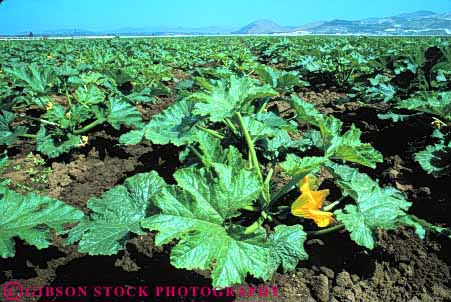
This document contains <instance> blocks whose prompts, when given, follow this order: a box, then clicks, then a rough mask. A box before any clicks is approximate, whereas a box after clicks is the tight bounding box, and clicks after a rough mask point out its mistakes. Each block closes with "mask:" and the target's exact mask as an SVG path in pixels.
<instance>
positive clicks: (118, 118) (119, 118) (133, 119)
mask: <svg viewBox="0 0 451 302" xmlns="http://www.w3.org/2000/svg"><path fill="white" fill-rule="evenodd" d="M108 103H109V114H108V117H107V120H108V123H110V124H111V126H113V128H114V129H117V130H119V129H120V126H121V125H127V126H133V127H138V128H139V127H142V119H141V113H140V112H139V110H138V109H136V107H135V106H133V105H131V104H129V103H128V102H126V101H123V100H121V99H118V98H110V99H109V101H108Z"/></svg>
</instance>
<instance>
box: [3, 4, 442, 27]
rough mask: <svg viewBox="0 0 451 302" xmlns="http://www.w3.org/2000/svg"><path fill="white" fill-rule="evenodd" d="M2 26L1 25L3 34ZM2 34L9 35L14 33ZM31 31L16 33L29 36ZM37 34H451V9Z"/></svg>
mask: <svg viewBox="0 0 451 302" xmlns="http://www.w3.org/2000/svg"><path fill="white" fill-rule="evenodd" d="M0 2H1V0H0ZM1 34H2V29H0V35H1ZM3 34H7V35H10V34H11V33H5V32H3ZM28 34H29V32H23V33H15V35H23V36H28ZM33 34H34V35H35V36H96V35H99V36H102V35H117V36H133V35H142V36H156V35H157V36H158V35H229V34H233V35H236V34H240V35H246V34H248V35H255V34H275V35H284V34H285V35H304V34H327V35H451V12H448V13H440V14H438V13H434V12H432V11H427V10H420V11H416V12H409V13H403V14H399V15H395V16H390V17H374V18H365V19H361V20H341V19H335V20H329V21H317V22H312V23H308V24H303V25H297V26H283V25H280V24H277V23H275V22H273V21H271V20H266V19H262V20H257V21H255V22H252V23H250V24H248V25H246V26H244V27H243V28H241V29H238V30H237V29H236V28H233V27H220V26H208V27H201V28H188V27H167V26H151V27H139V28H138V27H127V28H120V29H108V30H106V29H105V30H86V29H59V30H47V31H40V32H33Z"/></svg>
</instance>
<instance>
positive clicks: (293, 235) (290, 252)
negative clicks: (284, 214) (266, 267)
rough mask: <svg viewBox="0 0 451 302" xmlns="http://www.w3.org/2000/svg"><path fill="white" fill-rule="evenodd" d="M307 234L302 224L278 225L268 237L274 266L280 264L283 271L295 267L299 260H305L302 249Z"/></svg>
mask: <svg viewBox="0 0 451 302" xmlns="http://www.w3.org/2000/svg"><path fill="white" fill-rule="evenodd" d="M306 239H307V234H306V233H305V232H304V231H303V228H302V226H300V225H293V226H286V225H278V226H276V228H275V231H274V234H272V235H271V237H270V246H271V257H272V259H273V260H274V261H275V265H274V268H276V269H277V268H278V267H279V266H280V265H282V269H283V271H284V272H285V273H286V272H289V271H292V270H294V269H295V268H296V266H297V265H298V263H299V261H300V260H307V259H308V254H307V252H306V251H305V250H304V241H305V240H306Z"/></svg>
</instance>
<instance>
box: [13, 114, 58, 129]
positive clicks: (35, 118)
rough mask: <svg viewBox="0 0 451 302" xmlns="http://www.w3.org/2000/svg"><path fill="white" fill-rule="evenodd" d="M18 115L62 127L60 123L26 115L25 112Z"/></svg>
mask: <svg viewBox="0 0 451 302" xmlns="http://www.w3.org/2000/svg"><path fill="white" fill-rule="evenodd" d="M18 116H20V117H22V118H24V119H27V120H31V121H36V122H40V123H43V124H47V125H51V126H54V127H60V125H58V124H57V123H54V122H50V121H47V120H44V119H42V118H37V117H32V116H28V115H25V114H18Z"/></svg>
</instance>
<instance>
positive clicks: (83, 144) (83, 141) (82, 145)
mask: <svg viewBox="0 0 451 302" xmlns="http://www.w3.org/2000/svg"><path fill="white" fill-rule="evenodd" d="M88 141H89V138H88V137H87V136H85V135H83V136H82V137H81V143H80V144H78V147H84V146H86V145H87V144H88Z"/></svg>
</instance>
